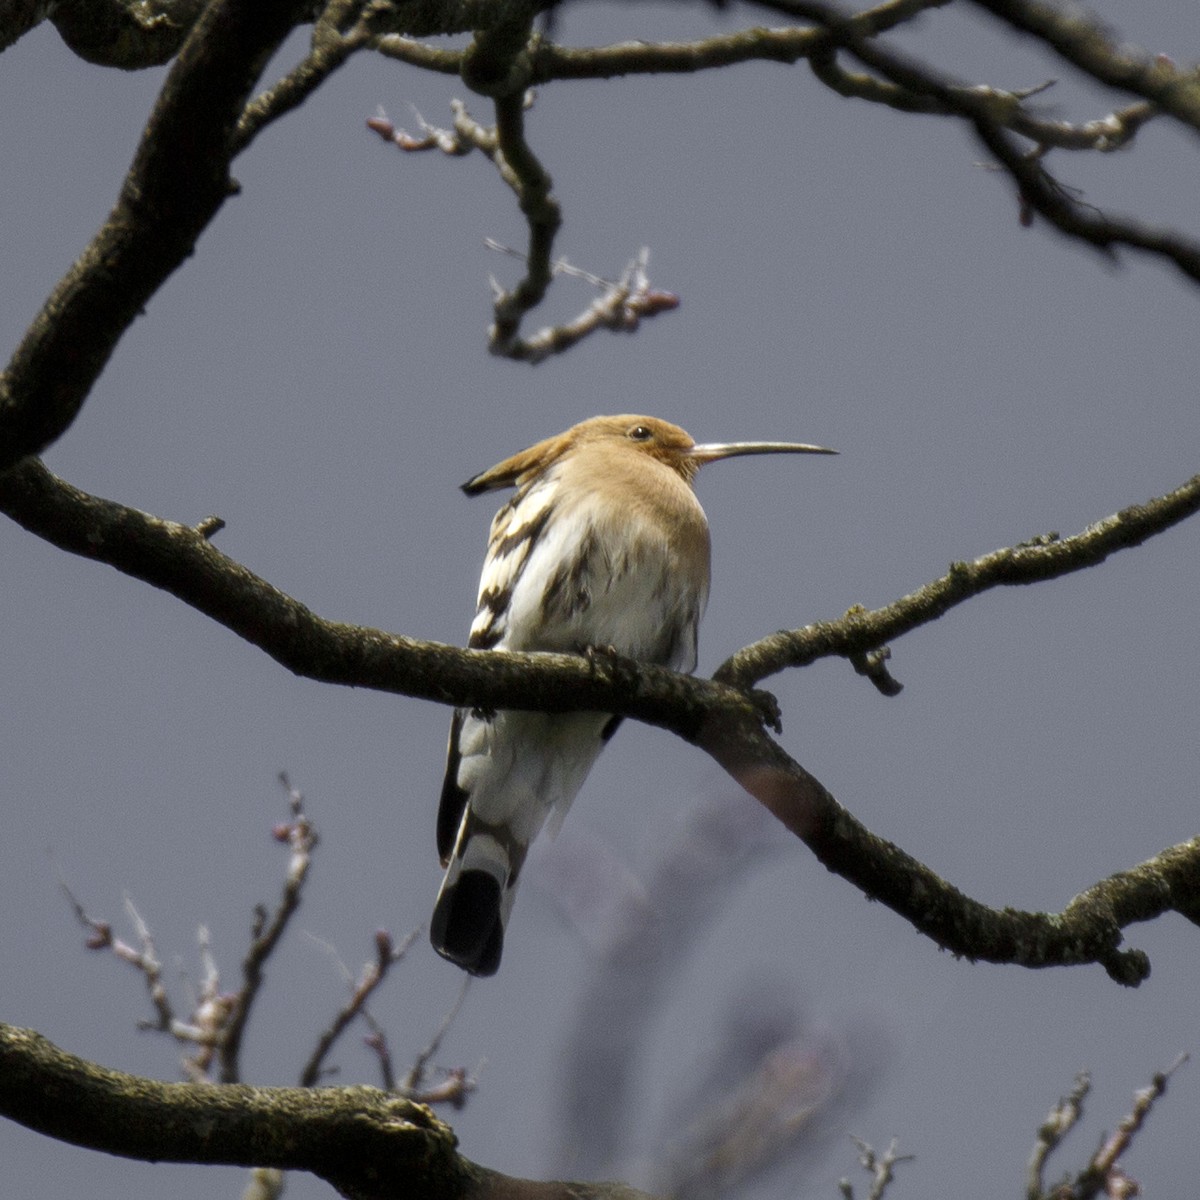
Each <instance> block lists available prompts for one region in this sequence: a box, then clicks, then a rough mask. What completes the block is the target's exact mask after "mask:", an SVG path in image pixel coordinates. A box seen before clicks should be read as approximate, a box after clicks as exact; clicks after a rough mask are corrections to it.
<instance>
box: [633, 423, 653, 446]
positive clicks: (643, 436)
mask: <svg viewBox="0 0 1200 1200" xmlns="http://www.w3.org/2000/svg"><path fill="white" fill-rule="evenodd" d="M653 436H654V434H653V433H651V432H650V427H649V426H648V425H635V426H634V427H633V428H632V429H631V430H630V431H629V439H630V441H633V442H648V441H649V440H650V439H651V438H652V437H653Z"/></svg>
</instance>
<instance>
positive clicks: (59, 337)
mask: <svg viewBox="0 0 1200 1200" xmlns="http://www.w3.org/2000/svg"><path fill="white" fill-rule="evenodd" d="M310 7H311V2H310V0H214V3H212V4H211V5H210V6H209V7H208V8H207V9H206V10H205V12H204V14H203V16H202V17H201V18H200V20H199V21H198V22H197V23H196V25H195V27H194V28H193V30H192V32H191V34H190V36H189V37H188V39H187V42H186V44H185V45H184V47H183V49H182V50H181V51H180V54H179V58H178V59H177V60H176V62H175V65H174V67H173V68H172V69H171V72H170V74H169V75H168V77H167V81H166V83H165V85H164V86H163V90H162V93H161V95H160V96H159V99H158V103H157V104H156V106H155V109H154V112H153V114H152V115H151V117H150V121H149V124H148V125H147V126H146V130H145V133H144V134H143V135H142V141H141V145H140V147H139V148H138V152H137V155H136V157H135V159H134V162H133V166H132V167H131V168H130V170H129V174H128V175H127V176H126V179H125V183H124V185H123V186H122V188H121V195H120V198H119V200H118V201H117V205H116V207H115V208H114V209H113V211H112V213H111V214H110V215H109V217H108V220H107V221H106V222H105V223H104V226H103V228H102V229H101V230H100V232H99V233H98V234H97V235H96V236H95V238H93V240H92V242H91V244H90V245H89V246H88V248H87V249H86V250H85V251H84V252H83V254H82V255H81V256H80V258H79V259H78V261H77V262H76V263H75V265H74V266H73V267H72V268H71V269H70V270H69V271H68V272H67V274H66V275H65V276H64V277H63V279H62V280H61V281H60V282H59V284H58V286H57V287H56V288H55V289H54V291H53V292H52V293H51V295H50V298H49V299H48V300H47V301H46V304H45V306H44V307H43V309H42V311H41V312H40V313H39V314H38V316H37V317H36V318H35V319H34V322H33V324H32V326H31V327H30V329H29V332H28V333H27V334H26V335H25V338H24V340H23V341H22V342H21V345H20V346H19V347H18V348H17V352H16V353H15V354H14V355H13V358H12V361H11V362H10V363H9V365H8V369H7V370H6V371H5V372H4V374H3V375H2V376H0V471H3V470H5V469H6V468H8V467H10V466H12V465H13V464H14V463H16V462H18V461H19V460H20V459H22V458H24V457H25V456H26V455H30V454H37V453H40V452H41V451H42V450H43V449H44V448H45V447H46V446H48V445H49V444H50V443H51V442H53V441H54V440H55V439H56V438H57V437H58V436H59V435H60V434H61V433H62V432H63V431H64V430H65V429H66V428H67V427H68V426H69V425H70V424H71V422H72V421H73V420H74V419H75V416H76V414H77V413H78V412H79V409H80V408H81V407H82V405H83V402H84V400H85V399H86V397H87V395H88V393H89V392H90V390H91V388H92V385H93V384H94V383H95V381H96V378H97V376H98V375H99V374H100V372H101V371H102V370H103V368H104V365H105V363H106V362H107V361H108V358H109V355H110V354H112V352H113V349H114V348H115V346H116V344H117V341H118V340H119V339H120V337H121V335H122V334H123V333H124V332H125V330H126V329H127V328H128V327H129V325H130V324H132V322H133V320H134V318H135V317H136V316H137V315H138V313H139V312H140V311H141V309H142V308H143V306H144V305H145V304H146V303H147V301H148V300H149V299H150V297H151V296H153V295H154V293H155V292H156V291H157V290H158V288H159V287H160V286H161V284H162V283H163V282H164V281H165V280H166V278H167V277H168V276H169V275H170V274H171V273H172V272H173V271H174V270H175V268H176V267H178V266H179V265H180V264H181V263H182V262H183V261H184V259H185V258H187V256H188V255H189V254H191V252H192V249H193V247H194V246H195V244H196V239H197V238H198V237H199V236H200V233H201V231H202V230H203V229H204V228H205V226H207V224H208V223H209V221H211V220H212V218H213V217H214V216H215V215H216V213H217V210H218V209H219V208H220V207H221V205H222V204H223V203H224V201H225V198H226V196H228V195H229V191H230V186H231V184H230V179H229V159H230V154H231V145H232V143H231V137H230V135H231V133H232V130H233V127H234V123H235V122H236V120H237V119H238V116H239V115H240V113H241V110H242V106H243V105H244V103H245V100H246V97H247V95H248V94H249V92H250V89H251V88H252V87H253V85H254V82H255V80H256V79H257V78H258V76H259V75H260V74H261V72H262V69H263V66H264V64H265V63H266V61H267V59H268V58H269V57H270V55H271V54H272V53H274V51H275V49H276V48H277V47H278V45H279V44H280V42H281V41H282V40H283V39H284V38H285V37H286V36H287V34H288V33H289V32H290V31H291V29H292V28H293V27H294V26H295V25H296V23H297V22H298V21H300V20H301V19H302V18H303V16H304V14H305V13H306V11H307V10H308V9H309V8H310Z"/></svg>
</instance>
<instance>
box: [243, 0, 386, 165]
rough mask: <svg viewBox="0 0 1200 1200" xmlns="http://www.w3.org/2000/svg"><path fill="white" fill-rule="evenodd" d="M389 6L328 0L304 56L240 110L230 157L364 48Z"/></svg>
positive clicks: (381, 0)
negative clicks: (309, 46) (310, 46)
mask: <svg viewBox="0 0 1200 1200" xmlns="http://www.w3.org/2000/svg"><path fill="white" fill-rule="evenodd" d="M391 7H392V6H391V5H390V4H388V3H386V2H385V0H330V2H329V4H328V5H327V6H326V8H325V10H324V12H322V14H321V16H320V17H319V18H318V19H317V22H316V24H315V25H314V26H313V34H312V48H311V50H310V51H309V53H308V55H307V56H306V57H305V58H304V60H303V61H302V62H300V63H298V64H297V65H296V66H295V67H294V68H293V69H292V70H291V71H289V72H288V74H287V75H285V76H284V78H283V79H281V80H279V82H278V83H276V84H274V85H273V86H271V87H270V88H268V89H267V90H266V91H264V92H263V93H262V94H261V95H258V96H256V97H255V98H254V99H253V100H252V101H251V102H250V103H249V104H247V105H246V107H245V109H244V110H243V112H242V114H241V116H240V117H239V119H238V123H237V128H236V129H235V130H234V132H233V139H232V149H233V153H234V154H238V153H240V152H241V151H242V150H244V149H245V148H246V147H247V146H248V145H249V144H250V142H252V141H253V140H254V138H255V137H256V136H257V135H258V134H259V133H261V132H262V130H263V129H265V128H266V127H267V126H268V125H269V124H270V123H271V122H272V121H277V120H278V119H279V118H280V117H282V116H285V115H286V114H287V113H289V112H291V111H292V110H293V109H295V108H298V107H299V106H300V105H301V104H303V103H304V101H305V100H307V99H308V97H309V96H310V95H312V93H313V92H314V91H316V89H317V88H318V87H320V86H321V84H322V83H324V82H325V80H326V79H328V78H329V76H330V75H332V74H333V72H334V71H336V70H337V69H338V67H340V66H341V65H342V64H343V63H344V62H345V61H346V60H347V59H348V58H349V57H350V56H351V55H352V54H354V53H355V52H356V51H358V50H364V49H366V48H367V47H368V46H370V45H371V44H372V43H373V42H374V40H375V37H376V28H375V25H376V22H377V21H378V20H380V19H382V17H383V16H384V15H385V14H390V12H391Z"/></svg>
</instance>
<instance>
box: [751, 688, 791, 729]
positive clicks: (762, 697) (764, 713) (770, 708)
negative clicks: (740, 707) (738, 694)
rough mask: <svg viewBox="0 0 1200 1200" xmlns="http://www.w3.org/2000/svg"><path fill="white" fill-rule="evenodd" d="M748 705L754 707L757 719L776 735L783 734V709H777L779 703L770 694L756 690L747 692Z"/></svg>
mask: <svg viewBox="0 0 1200 1200" xmlns="http://www.w3.org/2000/svg"><path fill="white" fill-rule="evenodd" d="M746 695H747V696H748V697H749V700H750V703H751V704H753V705H754V707H755V709H756V710H757V711H758V719H759V720H760V721H761V722H762V723H763V724H764V725H765V726H766V727H767V728H768V729H772V730H774V731H775V732H776V733H782V732H783V709H781V708H780V707H779V701H778V700H776V699H775V697H774V696H773V695H772V694H771V693H770V692H761V691H758V690H757V689H755V690H753V691H750V692H747V693H746Z"/></svg>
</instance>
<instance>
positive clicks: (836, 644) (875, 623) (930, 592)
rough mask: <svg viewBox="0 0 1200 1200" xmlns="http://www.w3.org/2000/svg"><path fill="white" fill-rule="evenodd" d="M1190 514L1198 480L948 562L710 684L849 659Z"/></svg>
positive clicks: (752, 650)
mask: <svg viewBox="0 0 1200 1200" xmlns="http://www.w3.org/2000/svg"><path fill="white" fill-rule="evenodd" d="M1198 509H1200V475H1196V476H1193V477H1192V478H1191V479H1189V480H1188V481H1187V482H1186V483H1185V484H1183V485H1182V486H1181V487H1178V488H1176V489H1175V490H1174V491H1171V492H1168V493H1167V494H1166V495H1164V496H1159V497H1158V498H1156V499H1154V500H1150V501H1148V502H1147V503H1146V504H1139V505H1133V506H1131V507H1129V508H1125V509H1122V510H1121V511H1120V512H1117V513H1114V514H1113V515H1112V516H1110V517H1105V518H1104V519H1103V520H1102V521H1097V522H1096V523H1095V524H1094V525H1089V526H1088V528H1087V529H1085V530H1083V531H1082V532H1081V533H1077V534H1075V535H1074V536H1072V537H1067V538H1061V537H1059V535H1058V534H1057V533H1050V534H1045V535H1043V536H1041V537H1036V538H1032V539H1031V540H1029V541H1027V542H1021V543H1020V544H1019V545H1016V546H1010V547H1006V548H1005V549H1002V550H993V551H992V552H991V553H990V554H984V555H981V556H980V557H979V558H977V559H974V560H973V561H971V562H956V563H954V564H952V565H951V567H950V570H949V571H947V572H946V574H945V575H943V576H941V577H940V578H939V579H934V580H933V581H931V582H930V583H927V584H925V586H924V587H921V588H918V589H917V590H916V591H915V592H910V593H909V594H908V595H907V596H902V597H901V598H900V599H899V600H896V601H893V602H892V603H891V604H888V605H886V606H885V607H883V608H878V609H874V610H867V609H863V608H853V609H851V610H850V611H849V612H848V613H847V614H846V615H845V616H844V617H843V618H842V619H841V620H840V621H823V622H820V623H818V624H815V625H807V626H805V627H804V628H803V629H797V630H789V631H784V632H782V633H776V634H772V635H771V636H770V637H765V638H762V639H761V640H760V641H757V642H755V643H753V645H750V646H747V647H745V648H744V649H742V650H739V651H738V652H737V653H736V654H734V655H732V656H731V657H730V658H729V659H727V660H726V661H725V662H724V663H723V664H722V665H721V667H720V668H719V669H718V670H717V672H716V673H715V674H714V676H713V678H714V679H719V680H721V681H723V682H725V683H731V684H735V685H740V686H743V687H746V686H749V685H751V684H754V683H757V682H758V681H760V680H762V679H765V678H766V677H767V676H768V675H774V674H775V673H776V672H777V671H781V670H783V669H784V668H785V667H798V666H805V665H807V664H808V663H810V662H814V661H816V660H817V659H818V658H827V657H829V656H831V655H842V656H844V657H847V658H849V657H851V656H853V655H854V654H855V653H859V652H861V651H863V650H866V649H870V648H872V647H877V646H883V645H885V644H887V643H888V642H892V641H895V639H896V638H898V637H900V636H901V635H903V634H905V633H909V632H911V631H912V630H914V629H918V628H920V626H922V625H927V624H929V623H930V622H931V621H936V620H937V619H938V618H939V617H941V616H944V615H945V614H946V613H947V612H949V611H950V609H952V608H954V607H956V606H957V605H959V604H962V603H963V602H964V601H965V600H970V599H971V598H973V597H975V596H978V595H981V594H982V593H984V592H987V591H990V590H991V589H992V588H995V587H1020V586H1024V585H1027V584H1031V583H1040V582H1042V581H1043V580H1046V579H1057V578H1059V577H1061V576H1063V575H1069V574H1072V573H1073V572H1075V571H1082V570H1086V569H1087V568H1088V567H1094V566H1098V565H1099V564H1100V563H1102V562H1104V560H1105V559H1106V558H1108V557H1109V555H1111V554H1115V553H1116V552H1117V551H1118V550H1125V549H1128V548H1129V547H1131V546H1140V545H1141V544H1142V542H1144V541H1146V539H1147V538H1150V537H1153V536H1154V535H1155V534H1158V533H1162V532H1163V531H1164V530H1166V529H1170V528H1171V527H1172V526H1173V525H1177V524H1179V522H1181V521H1184V520H1186V519H1187V518H1188V517H1190V516H1191V515H1192V514H1193V513H1195V512H1196V511H1197V510H1198Z"/></svg>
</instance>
